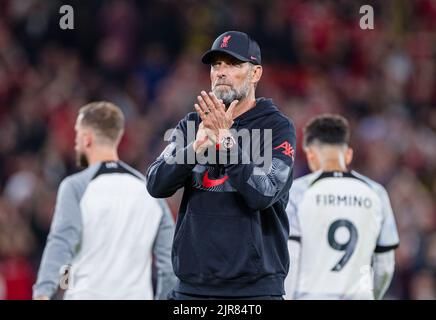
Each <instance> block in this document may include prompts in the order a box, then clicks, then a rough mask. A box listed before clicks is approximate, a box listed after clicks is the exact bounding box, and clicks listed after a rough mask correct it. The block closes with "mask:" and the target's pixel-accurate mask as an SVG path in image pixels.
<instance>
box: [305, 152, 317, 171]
mask: <svg viewBox="0 0 436 320" xmlns="http://www.w3.org/2000/svg"><path fill="white" fill-rule="evenodd" d="M304 153H305V154H306V160H307V164H308V166H309V169H310V171H312V172H313V171H317V170H319V168H320V165H319V161H318V157H317V155H316V152H315V150H313V148H311V147H305V148H304Z"/></svg>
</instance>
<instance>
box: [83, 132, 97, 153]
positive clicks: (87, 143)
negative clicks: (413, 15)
mask: <svg viewBox="0 0 436 320" xmlns="http://www.w3.org/2000/svg"><path fill="white" fill-rule="evenodd" d="M93 143H94V135H93V133H92V131H91V130H89V129H87V130H84V132H83V146H84V147H85V148H89V147H91V146H92V144H93Z"/></svg>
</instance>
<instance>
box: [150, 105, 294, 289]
mask: <svg viewBox="0 0 436 320" xmlns="http://www.w3.org/2000/svg"><path fill="white" fill-rule="evenodd" d="M188 121H192V122H191V125H192V124H193V123H195V132H196V131H197V128H198V125H199V124H200V122H201V119H200V117H199V116H198V115H197V114H196V113H189V114H188V115H187V116H186V117H185V118H184V119H183V120H181V121H180V122H179V124H178V126H177V128H176V129H177V130H178V131H174V134H173V136H172V138H171V142H170V144H169V145H168V146H167V148H166V149H165V150H164V152H163V153H162V154H161V155H160V156H159V157H158V158H157V159H156V161H155V162H154V163H153V164H152V165H151V166H150V167H149V169H148V171H147V188H148V191H149V192H150V194H151V195H152V196H153V197H156V198H165V197H169V196H171V195H173V194H174V193H175V192H176V191H177V190H178V189H180V188H182V187H184V193H183V199H182V202H181V205H180V209H179V213H178V217H177V224H176V231H175V236H174V242H173V249H172V261H173V268H174V271H175V274H176V275H177V277H178V278H179V282H178V285H177V287H176V288H175V290H176V291H178V292H181V293H186V294H195V295H205V296H217V297H230V296H234V297H250V296H264V295H283V294H284V285H283V284H284V279H285V277H286V275H287V273H288V269H289V256H288V250H287V239H288V235H289V223H288V219H287V215H286V212H285V207H286V204H287V201H288V196H289V195H288V194H289V189H290V188H291V185H292V171H293V160H294V150H295V129H294V126H293V124H292V122H291V121H290V120H289V119H288V118H287V117H286V116H284V115H283V114H282V113H281V112H280V111H279V110H278V109H277V107H276V106H275V105H274V104H273V102H272V100H270V99H265V98H259V99H256V106H255V107H254V108H252V109H250V110H249V111H247V112H245V113H244V114H242V115H240V116H239V117H238V118H236V119H235V121H234V124H233V126H232V129H236V130H241V129H248V130H249V132H250V134H252V133H253V132H254V131H252V130H253V129H260V133H261V134H260V136H261V137H263V131H264V129H271V131H272V146H271V144H270V145H269V148H268V147H265V148H266V149H267V150H268V149H269V150H272V161H271V165H270V167H269V170H267V171H265V170H264V173H263V174H259V171H258V167H260V166H261V164H259V163H256V161H257V160H258V159H259V157H258V156H256V155H253V154H252V153H253V152H250V153H251V155H250V153H247V152H246V149H245V148H244V147H243V146H244V144H243V143H242V142H241V141H238V143H237V145H235V146H234V148H236V149H235V150H234V151H233V152H237V156H238V163H237V164H234V163H228V164H205V165H201V164H199V163H198V162H195V163H191V164H187V163H186V162H185V164H180V163H179V164H177V163H171V160H175V159H176V157H179V158H178V159H180V156H184V158H185V160H186V159H188V158H189V156H188V154H189V153H190V154H191V155H192V154H195V153H194V151H193V148H192V144H193V141H194V140H195V134H194V135H193V134H191V136H192V137H190V139H188V135H189V134H188V131H189V130H188ZM176 132H179V139H177V134H176ZM180 133H182V139H180ZM241 140H242V139H241ZM270 140H271V139H270ZM256 141H257V142H256ZM265 141H267V140H265ZM265 141H264V140H263V139H257V140H256V139H254V142H253V143H254V144H256V143H257V144H256V145H260V147H261V153H260V155H263V152H264V150H263V149H264V144H265V143H266V142H265ZM265 146H267V144H266V145H265ZM217 153H218V154H219V156H220V157H222V156H223V151H218V152H217ZM244 155H246V156H247V155H248V156H249V159H248V161H245V162H244V163H242V160H243V157H244ZM182 158H183V157H182ZM221 159H222V158H221ZM191 160H192V157H191ZM247 162H248V163H247Z"/></svg>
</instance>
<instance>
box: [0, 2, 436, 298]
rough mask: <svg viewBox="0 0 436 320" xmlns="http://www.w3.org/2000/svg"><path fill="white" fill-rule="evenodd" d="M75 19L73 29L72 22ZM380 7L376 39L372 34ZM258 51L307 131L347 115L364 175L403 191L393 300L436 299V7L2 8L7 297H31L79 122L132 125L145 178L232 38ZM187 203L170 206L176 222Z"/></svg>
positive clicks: (0, 159)
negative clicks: (117, 113) (103, 110)
mask: <svg viewBox="0 0 436 320" xmlns="http://www.w3.org/2000/svg"><path fill="white" fill-rule="evenodd" d="M63 4H69V5H71V6H72V7H73V9H74V25H75V29H74V30H61V29H60V27H59V20H60V18H61V16H62V15H61V14H59V8H60V7H61V5H63ZM364 4H369V5H372V6H373V8H374V11H375V29H374V30H361V29H360V28H359V19H360V17H361V15H360V14H359V8H360V6H361V5H364ZM227 30H241V31H245V32H247V33H249V34H250V35H251V36H252V37H253V38H254V39H256V40H257V41H258V43H259V44H260V47H261V50H262V60H263V62H264V76H263V78H262V80H261V83H260V85H259V87H258V92H257V93H258V94H257V95H258V96H266V97H271V98H273V99H274V101H275V102H276V103H277V104H278V106H279V107H280V108H281V110H282V111H283V112H284V113H285V114H287V115H288V116H289V117H290V118H291V119H292V120H293V121H294V123H295V125H296V127H297V133H298V135H299V136H298V142H299V145H298V146H299V148H298V150H297V161H296V164H295V177H299V176H301V175H303V174H306V173H307V172H308V169H307V167H306V165H305V160H304V157H303V152H302V150H301V137H302V135H301V130H302V126H303V125H304V123H305V122H306V121H307V120H308V119H309V118H310V117H312V116H314V115H316V114H319V113H323V112H337V113H341V114H342V115H344V116H346V117H347V118H348V119H349V121H350V124H351V128H352V141H353V142H352V145H353V147H354V149H355V161H354V163H353V166H352V168H353V169H355V170H358V171H360V172H361V173H363V174H365V175H368V176H369V177H371V178H373V179H375V180H377V181H379V182H380V183H382V184H383V185H384V186H386V188H387V189H388V192H389V194H390V197H391V201H392V206H393V208H394V212H395V216H396V219H397V223H398V228H399V232H400V240H401V245H400V247H399V249H398V250H397V259H396V261H397V265H396V273H395V277H394V280H393V283H392V285H391V287H390V290H389V291H388V294H387V296H386V298H387V299H436V280H435V276H436V219H435V218H436V67H435V61H436V59H435V57H436V56H435V55H436V1H432V0H414V1H407V0H386V1H384V0H383V1H382V0H380V1H369V0H359V1H345V0H341V1H324V0H323V1H300V0H296V1H284V0H282V1H264V0H257V1H244V2H242V1H220V0H214V1H212V0H209V1H207V0H206V1H188V0H166V1H165V0H159V1H158V0H154V1H139V0H138V1H132V0H131V1H128V0H127V1H126V0H115V1H110V0H108V1H83V0H82V1H79V0H71V1H54V0H0V299H29V298H31V285H32V284H33V282H34V280H35V273H36V271H37V268H38V266H39V260H40V257H41V253H42V250H43V247H44V244H45V240H46V236H47V233H48V230H49V227H50V222H51V218H52V213H53V207H54V201H55V196H56V191H57V187H58V185H59V183H60V181H61V179H63V178H64V177H65V176H66V175H69V174H71V173H74V172H76V170H77V169H76V168H75V165H74V150H73V146H74V129H73V126H74V122H75V118H76V113H77V110H78V108H79V107H80V106H82V105H83V104H85V103H87V102H89V101H92V100H102V99H106V100H110V101H112V102H114V103H116V104H118V105H119V106H120V107H121V108H122V109H123V111H124V113H125V115H126V117H127V132H126V135H125V137H124V139H123V141H122V144H121V149H120V155H121V157H122V159H123V160H124V161H125V162H127V163H129V164H130V165H132V166H134V167H136V168H138V169H139V170H141V171H142V172H144V171H145V169H146V168H147V166H148V164H150V162H151V161H152V160H153V159H154V158H155V157H156V156H157V155H158V154H159V153H160V151H161V149H162V148H163V146H164V143H165V142H164V141H163V133H164V132H165V131H166V130H167V129H169V128H172V127H174V126H175V125H176V124H177V122H178V121H179V120H180V119H181V118H182V117H183V116H184V115H185V114H186V113H187V112H189V111H193V103H194V101H195V97H196V96H197V95H198V93H199V92H200V90H202V89H205V90H207V89H208V88H209V87H210V83H209V68H208V66H205V65H202V64H201V62H200V57H201V54H202V53H203V52H204V51H205V50H206V49H208V48H209V47H210V45H211V43H212V41H213V40H214V39H215V37H216V36H217V35H218V34H220V33H221V32H223V31H227ZM179 201H180V192H179V193H178V194H176V196H174V197H173V198H171V199H169V204H170V206H171V208H172V210H173V213H174V214H176V212H177V208H178V204H179Z"/></svg>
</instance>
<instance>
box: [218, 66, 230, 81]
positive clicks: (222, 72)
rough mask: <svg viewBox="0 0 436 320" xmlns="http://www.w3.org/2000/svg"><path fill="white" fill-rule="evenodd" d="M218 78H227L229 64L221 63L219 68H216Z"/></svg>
mask: <svg viewBox="0 0 436 320" xmlns="http://www.w3.org/2000/svg"><path fill="white" fill-rule="evenodd" d="M215 71H216V76H217V77H218V78H220V79H225V78H226V77H227V71H228V68H227V64H225V63H220V64H219V65H218V66H216V70H215Z"/></svg>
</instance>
